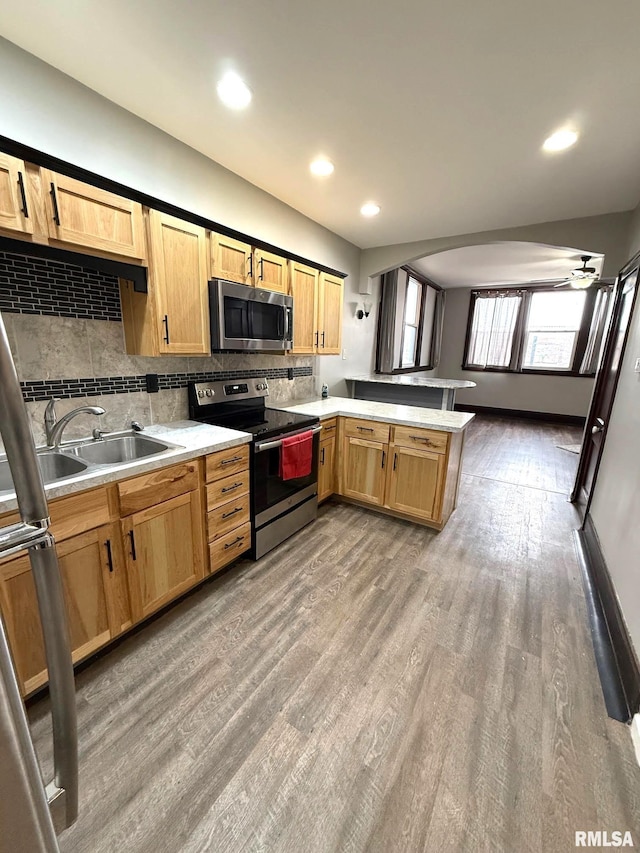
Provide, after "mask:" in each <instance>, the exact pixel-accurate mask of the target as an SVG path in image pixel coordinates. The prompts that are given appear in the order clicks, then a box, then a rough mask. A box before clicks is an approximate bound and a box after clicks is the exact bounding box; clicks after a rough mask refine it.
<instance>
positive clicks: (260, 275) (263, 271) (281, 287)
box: [253, 249, 289, 293]
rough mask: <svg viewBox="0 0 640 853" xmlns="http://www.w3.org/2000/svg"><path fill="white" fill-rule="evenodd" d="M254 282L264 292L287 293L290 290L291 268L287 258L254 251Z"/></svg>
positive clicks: (257, 250)
mask: <svg viewBox="0 0 640 853" xmlns="http://www.w3.org/2000/svg"><path fill="white" fill-rule="evenodd" d="M253 263H254V265H255V269H254V282H255V286H256V287H262V288H264V290H275V291H277V292H278V293H287V292H288V290H289V266H288V261H287V259H286V258H283V257H282V256H281V255H274V254H273V253H272V252H265V251H263V250H262V249H254V250H253Z"/></svg>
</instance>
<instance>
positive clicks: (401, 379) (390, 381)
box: [346, 373, 476, 388]
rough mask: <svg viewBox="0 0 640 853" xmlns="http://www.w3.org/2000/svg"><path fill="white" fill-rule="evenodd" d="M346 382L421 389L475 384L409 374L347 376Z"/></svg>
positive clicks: (470, 386)
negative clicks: (408, 386) (406, 386)
mask: <svg viewBox="0 0 640 853" xmlns="http://www.w3.org/2000/svg"><path fill="white" fill-rule="evenodd" d="M346 380H347V382H374V383H375V384H381V383H382V384H386V385H410V386H417V387H419V388H420V387H422V388H475V387H476V383H475V382H470V381H468V380H466V379H437V378H436V377H433V378H431V377H429V376H416V375H414V374H411V373H396V374H393V375H389V374H387V373H367V374H363V375H362V376H347V377H346Z"/></svg>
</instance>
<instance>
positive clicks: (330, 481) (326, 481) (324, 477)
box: [318, 422, 336, 502]
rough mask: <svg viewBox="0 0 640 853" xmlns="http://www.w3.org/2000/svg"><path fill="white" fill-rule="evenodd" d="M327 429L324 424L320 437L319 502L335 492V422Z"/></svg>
mask: <svg viewBox="0 0 640 853" xmlns="http://www.w3.org/2000/svg"><path fill="white" fill-rule="evenodd" d="M326 429H327V427H326V426H325V425H324V424H323V430H322V434H321V437H320V456H319V459H318V502H320V501H324V500H326V499H327V498H330V497H331V495H332V494H333V493H334V492H335V490H336V487H335V467H336V436H335V422H334V426H333V427H330V428H329V429H330V432H328V433H327V432H326Z"/></svg>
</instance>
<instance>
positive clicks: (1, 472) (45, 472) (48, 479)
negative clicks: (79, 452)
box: [0, 450, 88, 492]
mask: <svg viewBox="0 0 640 853" xmlns="http://www.w3.org/2000/svg"><path fill="white" fill-rule="evenodd" d="M37 459H38V467H39V468H40V473H41V474H42V481H43V482H44V483H45V484H46V483H55V482H56V481H57V480H62V479H64V478H65V477H71V476H73V475H74V474H80V473H82V471H86V469H87V467H88V465H87V463H86V462H83V460H82V459H76V458H75V457H73V456H67V455H66V454H65V453H59V452H57V451H55V450H53V451H50V452H47V453H38V456H37ZM13 488H14V487H13V479H12V477H11V471H10V470H9V463H8V462H7V461H6V460H3V461H0V492H12V491H13Z"/></svg>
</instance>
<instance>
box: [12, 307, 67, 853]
mask: <svg viewBox="0 0 640 853" xmlns="http://www.w3.org/2000/svg"><path fill="white" fill-rule="evenodd" d="M0 433H1V434H2V440H3V442H4V446H5V451H6V454H7V461H8V463H9V467H10V470H11V476H12V479H13V482H14V486H15V491H16V496H17V501H18V507H19V510H20V519H21V520H20V521H19V522H17V523H16V524H11V525H9V526H6V527H1V528H0V557H2V558H6V557H7V556H9V555H12V554H19V553H21V552H25V551H26V552H27V554H28V555H29V558H30V561H31V570H32V572H33V580H34V583H35V588H36V595H37V599H38V607H39V610H40V620H41V623H42V636H43V639H44V646H45V652H46V659H47V668H48V670H49V691H50V696H51V715H52V727H53V759H54V778H53V779H52V780H51V781H50V782H49V783H48V784H47V783H45V782H44V781H43V778H42V774H41V772H40V767H39V765H38V760H37V757H36V754H35V750H34V747H33V742H32V740H31V734H30V731H29V725H28V721H27V716H26V713H25V708H24V704H23V702H22V698H21V696H20V691H19V687H18V681H17V677H16V673H15V670H14V667H13V662H12V659H11V654H10V651H9V646H8V643H7V636H6V632H5V627H4V623H3V621H2V619H1V618H0V853H23V851H24V853H45V851H46V853H56V851H58V850H59V847H58V842H57V836H56V833H59V832H61V831H62V829H64V828H65V827H66V826H70V825H71V824H72V823H73V821H74V820H75V819H76V816H77V811H78V738H77V726H76V701H75V688H74V681H73V665H72V662H71V652H70V645H69V635H68V628H67V623H66V615H65V607H64V599H63V594H62V582H61V578H60V570H59V566H58V558H57V556H56V548H55V542H54V539H53V536H52V535H51V533H50V531H49V510H48V507H47V500H46V497H45V493H44V487H43V484H42V478H41V476H40V470H39V468H38V461H37V455H36V449H35V447H34V443H33V437H32V434H31V428H30V426H29V418H28V414H27V410H26V407H25V404H24V400H23V397H22V392H21V389H20V383H19V381H18V376H17V374H16V369H15V365H14V363H13V359H12V357H11V350H10V348H9V341H8V339H7V334H6V331H5V327H4V322H3V320H2V315H0Z"/></svg>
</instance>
